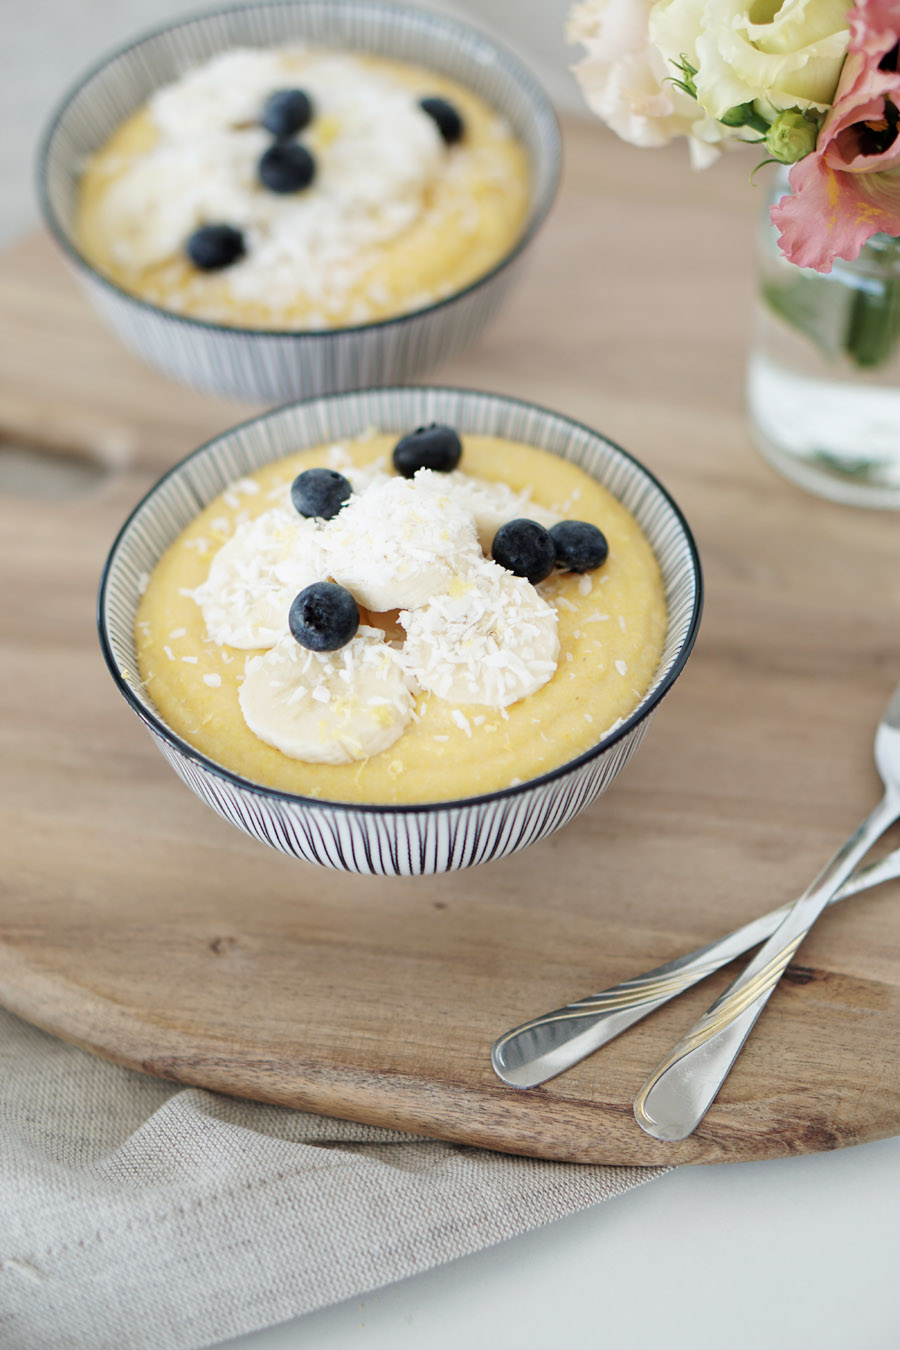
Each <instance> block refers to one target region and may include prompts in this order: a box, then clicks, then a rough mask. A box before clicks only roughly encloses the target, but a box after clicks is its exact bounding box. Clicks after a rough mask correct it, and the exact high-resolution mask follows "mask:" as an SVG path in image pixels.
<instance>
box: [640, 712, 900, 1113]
mask: <svg viewBox="0 0 900 1350" xmlns="http://www.w3.org/2000/svg"><path fill="white" fill-rule="evenodd" d="M875 764H876V767H877V769H878V772H879V774H880V775H881V781H882V783H883V785H884V796H883V797H882V799H881V801H880V802H879V803H878V805H877V806H876V807H875V809H874V810H873V811H871V812H870V813H869V815H868V816H867V817H866V818H865V820H864V821H863V822H862V824H861V825H860V826H859V828H858V829H857V830H856V831H855V832H854V833H853V834H852V835H851V836H850V838H849V839H848V840H847V842H846V844H844V846H843V847H842V848H840V849H839V850H838V852H837V853H836V854H835V855H834V857H833V858H832V859H831V861H830V862H829V863H828V864H827V865H826V866H825V868H824V869H823V870H822V871H821V872H820V873H819V875H818V876H817V877H816V879H815V881H814V882H813V883H812V885H811V886H809V888H808V889H807V890H806V891H804V893H803V895H801V896H800V898H799V900H795V901H794V903H793V905H792V906H791V907H790V909H789V911H788V913H787V915H786V916H785V918H784V919H783V920H782V921H781V923H780V924H779V926H778V928H777V929H776V930H775V932H774V933H773V934H772V936H771V937H770V938H769V940H768V941H767V942H766V943H764V945H763V946H762V947H761V948H760V950H759V951H758V952H757V953H756V955H755V956H754V957H752V958H751V960H750V962H749V964H748V965H747V967H746V969H745V970H744V971H743V972H742V973H741V974H740V975H739V976H738V978H737V979H736V980H735V981H734V982H733V983H732V984H731V985H730V986H729V987H728V989H726V990H725V993H724V994H722V995H720V997H719V998H717V999H716V1001H715V1003H713V1005H712V1006H711V1007H710V1008H709V1009H708V1010H707V1011H706V1012H705V1013H704V1015H703V1016H702V1017H701V1018H700V1021H699V1022H698V1023H697V1024H696V1026H694V1027H693V1028H692V1030H691V1031H689V1032H688V1034H687V1035H686V1036H683V1037H682V1039H681V1040H680V1041H679V1042H678V1044H677V1045H676V1046H675V1048H674V1049H673V1050H672V1052H671V1053H670V1054H669V1055H667V1056H666V1058H665V1059H664V1060H663V1062H662V1063H661V1064H660V1065H658V1067H657V1068H656V1069H655V1071H654V1072H653V1073H652V1074H651V1075H650V1077H649V1078H648V1079H647V1082H646V1083H645V1084H644V1086H643V1087H642V1088H641V1090H640V1092H639V1093H638V1095H637V1097H636V1098H635V1102H634V1115H635V1119H636V1120H637V1123H638V1124H639V1125H640V1127H641V1129H642V1130H644V1131H645V1132H646V1133H647V1134H651V1135H653V1137H654V1138H655V1139H667V1140H674V1139H686V1138H687V1136H688V1135H689V1134H691V1133H692V1132H693V1131H694V1130H695V1129H696V1128H697V1126H698V1125H699V1124H700V1121H701V1120H702V1119H703V1117H704V1116H705V1115H706V1112H707V1111H708V1110H709V1107H710V1106H711V1105H712V1103H713V1101H714V1100H715V1098H716V1095H717V1093H718V1091H719V1088H720V1087H721V1086H722V1083H723V1082H724V1081H725V1078H726V1077H727V1075H728V1072H729V1070H730V1069H731V1066H732V1064H733V1063H734V1061H735V1060H736V1059H737V1057H738V1055H739V1054H740V1051H741V1048H742V1046H743V1044H744V1042H745V1041H746V1039H747V1037H748V1036H749V1035H750V1032H751V1031H752V1029H753V1026H754V1024H755V1022H756V1019H757V1018H758V1017H759V1014H760V1013H761V1012H762V1010H763V1008H764V1007H765V1005H766V1002H767V1000H768V998H769V995H770V994H771V993H772V990H773V989H774V988H775V985H776V984H777V983H778V981H779V980H780V979H781V976H782V974H783V972H784V970H785V967H786V966H787V965H788V963H789V961H790V960H791V957H792V956H793V955H794V953H795V952H796V950H797V948H798V947H799V946H800V943H801V942H802V941H803V939H804V938H805V937H806V935H807V933H808V932H809V930H810V928H811V927H812V925H813V924H814V923H815V921H816V919H817V918H818V917H819V915H820V914H821V913H822V911H823V910H824V909H825V908H826V906H827V905H828V903H829V902H830V901H831V900H832V899H833V897H834V896H835V895H836V894H837V893H838V891H839V890H840V888H841V886H842V885H843V883H844V882H845V881H846V879H847V877H848V876H849V875H850V873H851V872H852V871H853V869H854V867H855V866H856V864H857V863H858V862H859V861H860V859H861V858H862V857H863V856H864V855H865V854H866V853H867V852H868V851H869V849H870V848H871V847H872V845H873V844H874V843H875V841H876V839H878V838H879V836H880V835H882V834H883V833H884V831H885V830H886V829H887V828H888V826H889V825H892V824H893V823H894V821H895V820H897V819H898V817H900V686H898V688H897V689H895V691H894V694H893V697H892V699H891V701H890V703H889V704H888V706H887V708H886V709H885V712H884V715H883V716H882V719H881V721H880V722H879V724H878V730H877V731H876V733H875Z"/></svg>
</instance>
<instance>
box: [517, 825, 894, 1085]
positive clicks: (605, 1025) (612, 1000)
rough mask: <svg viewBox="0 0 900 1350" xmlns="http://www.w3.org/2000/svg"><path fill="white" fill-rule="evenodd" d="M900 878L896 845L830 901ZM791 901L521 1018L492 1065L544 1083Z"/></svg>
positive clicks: (743, 941) (770, 927)
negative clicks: (606, 985) (598, 989)
mask: <svg viewBox="0 0 900 1350" xmlns="http://www.w3.org/2000/svg"><path fill="white" fill-rule="evenodd" d="M898 878H900V848H895V849H894V851H893V852H892V853H888V854H886V856H885V857H883V858H881V859H880V861H879V862H874V863H869V865H868V867H861V868H859V869H858V870H857V871H856V872H854V873H853V875H852V877H850V879H849V880H848V881H845V882H844V884H843V886H842V887H841V889H840V890H839V891H838V893H837V895H836V896H835V897H834V899H833V900H832V901H831V904H833V905H836V904H837V902H838V901H839V900H846V899H848V898H849V897H850V896H851V895H858V894H859V893H860V891H867V890H870V889H871V887H873V886H880V885H881V883H882V882H885V881H896V880H898ZM790 908H791V906H790V904H787V905H782V906H781V907H780V908H779V909H773V910H770V912H769V913H768V914H763V915H761V916H760V917H759V918H758V919H753V920H752V921H751V922H750V923H746V924H744V925H743V927H741V928H736V929H735V930H734V932H732V933H728V934H726V936H725V937H723V938H719V939H717V941H715V942H709V943H707V945H706V946H705V947H696V948H695V949H694V951H692V952H688V953H687V954H686V955H685V956H679V957H677V958H676V959H675V960H674V961H668V962H666V964H665V965H663V966H656V967H655V968H654V969H653V970H648V971H647V972H646V974H644V975H635V976H634V977H633V978H632V979H630V980H623V981H622V983H621V984H616V985H613V986H612V988H610V989H604V990H603V992H602V993H600V994H592V995H591V996H590V997H589V998H582V999H579V1000H578V1001H577V1002H576V1003H567V1004H566V1006H565V1007H564V1008H554V1010H553V1011H552V1012H546V1013H542V1014H541V1015H540V1016H539V1017H532V1018H531V1020H530V1021H528V1022H522V1023H521V1024H520V1025H519V1026H517V1027H513V1028H512V1030H511V1031H507V1032H506V1033H505V1034H504V1035H503V1036H500V1037H499V1038H498V1039H497V1040H496V1041H495V1042H494V1045H493V1049H492V1050H491V1063H492V1064H493V1066H494V1072H495V1073H496V1074H497V1076H498V1077H499V1078H502V1079H503V1082H504V1083H509V1085H510V1087H518V1088H530V1087H537V1086H538V1085H539V1084H540V1083H546V1082H547V1080H548V1079H550V1078H555V1077H556V1076H557V1074H560V1073H564V1072H565V1070H566V1069H571V1068H572V1067H573V1065H575V1064H579V1063H580V1062H581V1060H583V1059H586V1058H587V1057H588V1055H592V1054H593V1053H594V1051H595V1050H599V1049H600V1047H601V1046H603V1045H606V1044H607V1042H608V1041H612V1040H615V1038H616V1037H617V1036H621V1034H622V1032H623V1031H627V1030H628V1028H629V1027H633V1026H634V1024H635V1023H636V1022H640V1021H641V1019H642V1018H644V1017H648V1016H649V1015H650V1013H652V1012H655V1010H656V1009H657V1008H661V1007H662V1005H663V1004H664V1003H668V1002H669V1000H670V999H673V998H676V997H677V996H678V995H679V994H683V993H684V991H685V990H686V989H692V988H693V986H694V985H695V984H699V982H700V981H701V980H705V979H706V977H707V975H711V974H712V973H713V971H714V970H718V969H719V967H720V966H725V965H727V964H728V962H729V961H733V960H734V958H735V957H736V956H740V955H741V954H742V953H743V952H746V951H749V950H750V948H751V947H755V946H756V945H757V943H759V942H763V941H764V940H765V939H766V938H767V937H771V935H772V934H773V933H774V932H775V929H776V928H777V927H778V925H779V924H780V923H781V921H782V919H784V918H786V917H787V914H788V911H789V910H790Z"/></svg>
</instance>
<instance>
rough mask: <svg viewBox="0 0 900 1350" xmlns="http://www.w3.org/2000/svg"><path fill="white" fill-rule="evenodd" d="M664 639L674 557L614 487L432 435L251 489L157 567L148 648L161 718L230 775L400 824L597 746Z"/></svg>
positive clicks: (143, 622) (230, 495)
mask: <svg viewBox="0 0 900 1350" xmlns="http://www.w3.org/2000/svg"><path fill="white" fill-rule="evenodd" d="M460 455H461V459H460ZM398 469H399V471H398ZM576 569H578V570H576ZM529 576H530V577H531V578H532V579H529ZM536 578H541V579H536ZM665 628H666V608H665V601H664V597H663V591H662V585H661V580H660V576H659V570H658V567H657V564H656V560H655V558H654V555H653V552H652V549H651V548H650V545H649V544H648V542H647V540H646V538H645V537H644V535H643V534H642V532H641V530H640V528H639V527H638V525H637V523H636V522H635V520H634V519H633V517H632V516H631V515H630V514H629V512H628V511H627V510H626V509H625V508H624V507H623V506H622V505H621V504H620V503H619V502H617V501H616V500H615V498H613V497H612V496H611V495H610V494H609V493H608V492H607V491H606V490H605V489H604V488H602V487H600V485H599V484H598V483H596V482H595V481H594V480H593V479H592V478H590V477H589V476H588V475H587V474H585V473H584V472H583V471H582V470H581V469H579V468H577V467H576V466H574V465H572V464H569V463H566V462H565V461H563V460H560V459H558V458H557V457H556V456H555V455H551V454H550V453H548V452H546V451H541V450H537V449H535V448H533V447H530V446H526V445H519V444H514V443H510V442H506V441H503V440H500V439H497V438H494V437H487V436H466V437H465V439H464V443H463V442H461V441H460V439H459V437H458V436H457V435H456V433H455V432H454V431H453V429H452V428H448V427H437V426H432V427H428V428H421V429H418V430H417V431H416V432H414V433H411V434H410V435H408V436H406V437H403V438H401V439H400V440H399V441H398V440H397V437H396V436H387V435H382V434H374V433H373V434H371V435H369V436H366V437H362V438H359V439H357V440H355V441H351V442H346V443H342V444H340V445H332V446H322V447H319V448H317V449H315V450H308V451H303V452H301V453H298V454H295V455H290V456H288V457H287V458H285V459H282V460H279V461H277V462H274V463H272V464H269V465H267V466H266V467H264V468H263V469H261V470H259V471H258V472H257V473H255V474H254V475H253V476H252V477H248V478H244V479H241V480H239V481H237V482H235V483H234V484H233V485H232V486H231V487H230V488H229V489H228V490H227V491H226V492H225V493H224V494H223V495H222V496H220V497H219V498H217V499H216V500H215V501H214V502H213V503H212V504H211V505H210V506H208V507H207V508H206V509H205V510H204V511H203V512H201V514H200V515H199V516H198V517H197V519H196V520H195V521H194V522H193V523H192V524H191V525H190V526H189V527H188V528H187V529H186V530H185V531H184V533H183V534H182V535H181V536H180V537H179V538H178V539H177V540H176V541H175V543H174V544H172V545H171V547H170V548H169V549H168V551H167V552H166V553H165V554H164V555H163V557H162V558H161V559H160V561H159V562H158V564H157V565H156V567H155V569H154V571H153V573H152V574H151V576H150V577H149V579H148V581H147V585H146V589H145V591H144V595H143V597H142V600H141V603H140V606H139V609H138V614H137V619H136V641H137V653H138V664H139V669H140V674H141V677H142V679H143V681H144V684H145V687H146V689H147V692H148V694H149V696H150V698H151V699H152V701H153V703H154V704H155V706H156V707H157V709H158V710H159V712H160V713H161V715H162V716H163V718H164V719H165V721H166V722H167V723H168V724H169V726H170V727H172V728H173V729H174V730H175V731H176V732H177V733H178V734H179V735H181V736H182V737H183V738H184V739H185V740H186V741H188V742H189V743H190V744H191V745H193V746H195V747H196V749H198V750H200V751H201V752H203V753H204V754H206V755H207V756H209V757H210V758H211V759H214V760H216V761H217V762H218V763H219V764H221V765H223V766H224V767H225V768H227V769H230V770H231V771H233V772H235V773H237V774H239V775H241V776H242V777H243V778H245V779H249V780H250V781H252V782H255V783H259V784H263V785H266V786H269V787H274V788H280V789H282V790H285V791H288V792H292V793H298V794H300V795H303V796H312V797H321V798H322V799H325V800H333V801H351V802H352V801H356V802H370V803H378V804H386V803H398V802H428V801H439V800H448V799H453V798H460V797H469V796H475V795H478V794H480V793H483V792H489V791H493V790H496V789H499V788H504V787H507V786H509V785H511V784H515V783H517V782H521V781H525V780H527V779H529V778H533V777H535V776H537V775H539V774H541V773H543V772H544V771H546V770H548V769H552V768H554V767H558V766H559V765H561V764H564V763H565V762H567V761H568V760H571V759H572V758H574V757H575V756H577V755H578V754H580V753H581V752H583V751H585V750H587V749H589V748H590V747H591V746H593V745H596V744H597V742H598V741H599V740H600V739H601V738H602V736H603V735H604V733H606V732H607V731H609V730H610V729H611V728H613V727H615V726H616V725H617V724H618V722H619V721H620V719H623V718H625V717H627V715H628V714H629V713H630V712H631V711H632V710H633V709H634V707H635V706H636V705H637V703H638V702H639V701H640V699H641V697H642V696H643V694H644V693H645V692H646V690H647V688H648V686H649V684H650V682H651V681H652V679H653V676H654V674H655V672H656V669H657V665H658V661H659V656H660V652H661V649H662V645H663V640H664V636H665Z"/></svg>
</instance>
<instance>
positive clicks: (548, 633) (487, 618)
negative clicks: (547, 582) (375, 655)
mask: <svg viewBox="0 0 900 1350" xmlns="http://www.w3.org/2000/svg"><path fill="white" fill-rule="evenodd" d="M400 623H401V624H402V626H403V628H404V629H405V630H406V639H407V640H406V643H405V646H404V649H403V654H404V659H405V660H406V661H407V662H408V664H409V668H410V670H412V671H415V677H416V679H417V680H418V682H419V684H420V685H421V686H422V688H423V689H425V690H427V691H428V692H430V693H432V694H436V695H437V696H438V697H439V698H442V699H446V700H447V701H449V702H451V703H480V704H484V705H485V706H487V707H491V708H505V707H506V706H507V705H508V704H510V703H515V702H517V701H518V700H519V699H520V698H525V697H526V696H527V695H528V694H533V693H534V691H535V690H536V689H540V687H541V685H543V684H546V683H547V681H548V680H549V679H551V677H552V676H553V673H554V671H555V670H556V663H557V657H558V656H559V637H558V634H557V614H556V610H555V609H554V608H553V606H552V605H548V604H547V602H546V600H544V599H543V598H542V597H541V596H540V595H538V593H537V591H536V590H535V589H534V587H533V586H532V585H531V583H530V582H529V581H526V580H525V579H524V577H516V576H513V575H512V573H511V572H507V571H506V570H505V569H504V568H502V567H499V566H498V565H497V563H495V562H492V561H491V560H490V559H488V558H479V559H478V560H477V561H474V562H467V564H466V565H465V566H464V567H462V568H461V569H460V570H459V572H458V573H457V575H456V576H455V577H454V578H453V581H452V582H451V584H450V586H449V587H448V589H447V590H446V591H444V592H442V593H441V594H438V595H434V596H432V597H431V599H430V600H429V601H428V602H427V603H426V604H424V605H422V606H420V607H419V608H416V609H409V610H404V611H402V612H401V614H400Z"/></svg>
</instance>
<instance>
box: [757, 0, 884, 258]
mask: <svg viewBox="0 0 900 1350" xmlns="http://www.w3.org/2000/svg"><path fill="white" fill-rule="evenodd" d="M849 23H850V42H849V46H848V55H847V59H846V61H845V62H844V66H843V69H842V71H841V78H840V81H839V82H838V87H837V92H836V94H835V98H834V104H833V106H832V108H831V110H830V112H829V113H828V115H827V117H826V118H825V121H824V123H823V124H822V129H821V131H820V132H819V136H818V140H817V142H816V149H815V152H814V153H813V154H811V155H807V156H806V157H805V158H804V159H801V160H799V161H798V163H796V164H795V165H794V167H793V168H792V169H791V175H790V183H791V188H792V189H793V191H792V194H791V195H790V196H788V197H782V199H781V201H780V202H779V203H778V204H777V206H773V207H772V210H771V218H772V223H773V225H775V226H777V228H778V229H779V230H780V231H781V237H780V241H779V242H780V244H781V249H782V252H783V253H784V255H785V257H786V258H787V259H788V261H789V262H792V263H796V264H797V265H798V266H800V267H814V268H815V269H816V271H817V272H830V271H831V265H832V263H833V262H834V259H835V258H846V259H847V260H852V259H853V258H857V257H858V256H859V251H860V249H861V248H862V246H863V244H864V243H865V242H866V240H867V239H871V237H872V235H873V234H878V233H879V232H881V231H883V232H884V233H885V234H890V235H900V135H898V122H900V113H898V110H900V71H898V51H897V47H898V39H900V0H856V4H855V5H854V7H853V9H852V10H851V12H850V15H849Z"/></svg>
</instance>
